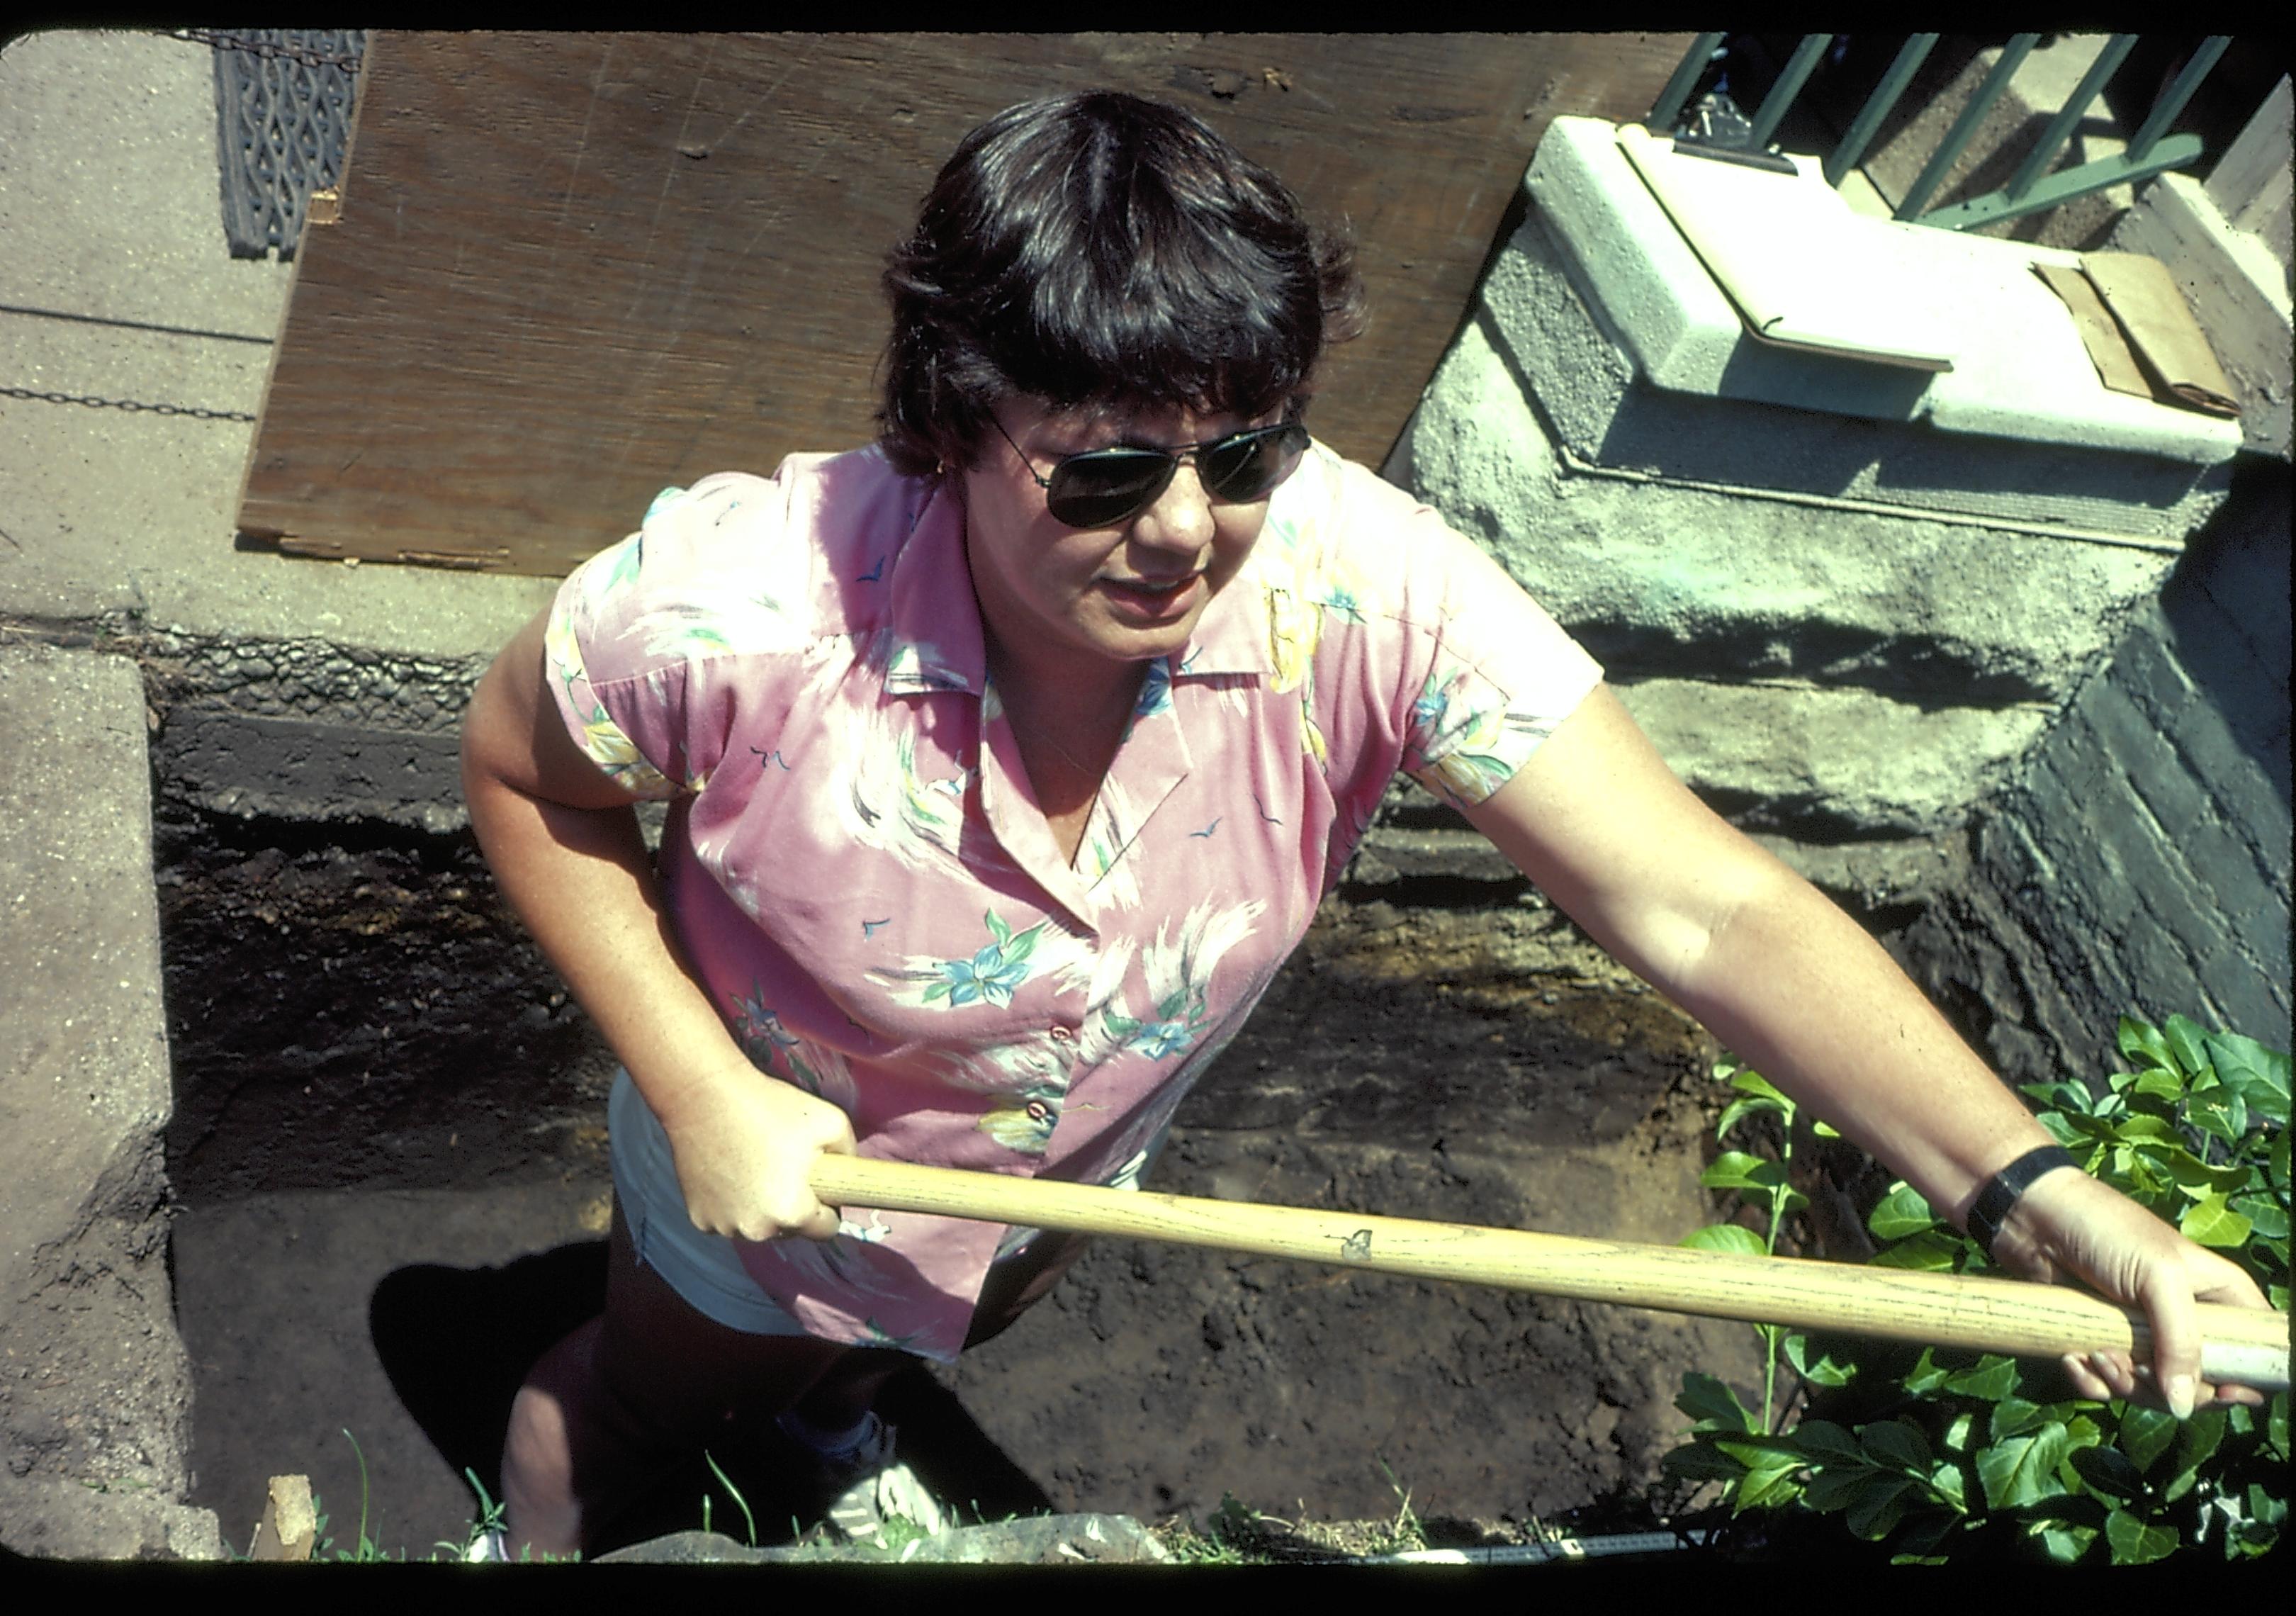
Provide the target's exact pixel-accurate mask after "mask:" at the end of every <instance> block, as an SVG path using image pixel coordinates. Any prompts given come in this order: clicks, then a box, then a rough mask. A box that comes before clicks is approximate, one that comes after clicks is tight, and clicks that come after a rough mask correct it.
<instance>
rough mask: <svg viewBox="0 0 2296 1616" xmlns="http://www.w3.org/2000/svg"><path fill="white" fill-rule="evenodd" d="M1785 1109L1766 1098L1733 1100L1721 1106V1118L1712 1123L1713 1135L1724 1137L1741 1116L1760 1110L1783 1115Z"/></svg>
mask: <svg viewBox="0 0 2296 1616" xmlns="http://www.w3.org/2000/svg"><path fill="white" fill-rule="evenodd" d="M1785 1111H1786V1108H1785V1107H1784V1106H1783V1105H1779V1104H1776V1103H1773V1102H1771V1101H1768V1100H1733V1101H1731V1102H1730V1103H1729V1104H1728V1105H1726V1106H1725V1107H1723V1109H1722V1116H1721V1119H1720V1120H1718V1121H1717V1122H1716V1123H1715V1124H1714V1136H1715V1137H1716V1138H1718V1139H1720V1138H1724V1137H1726V1136H1728V1134H1729V1132H1730V1130H1731V1129H1732V1128H1735V1127H1737V1126H1738V1124H1739V1122H1740V1120H1742V1119H1743V1118H1746V1117H1749V1116H1752V1115H1755V1114H1757V1113H1759V1112H1778V1113H1780V1114H1781V1115H1783V1114H1784V1113H1785Z"/></svg>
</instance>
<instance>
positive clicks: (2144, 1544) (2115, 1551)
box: [2104, 1509, 2177, 1565]
mask: <svg viewBox="0 0 2296 1616" xmlns="http://www.w3.org/2000/svg"><path fill="white" fill-rule="evenodd" d="M2104 1539H2105V1541H2106V1542H2107V1543H2109V1544H2111V1545H2112V1563H2113V1564H2115V1565H2150V1564H2151V1563H2153V1561H2155V1560H2165V1559H2167V1558H2168V1557H2169V1555H2170V1554H2175V1553H2176V1552H2177V1534H2176V1533H2175V1532H2174V1531H2172V1530H2170V1529H2169V1528H2168V1527H2165V1526H2161V1525H2160V1524H2158V1523H2156V1522H2151V1521H2145V1520H2142V1519H2140V1518H2139V1517H2137V1516H2136V1515H2132V1514H2130V1513H2128V1511H2127V1510H2125V1509H2116V1510H2114V1511H2113V1512H2112V1513H2111V1514H2109V1515H2107V1516H2106V1517H2105V1518H2104Z"/></svg>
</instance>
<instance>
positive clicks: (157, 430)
mask: <svg viewBox="0 0 2296 1616" xmlns="http://www.w3.org/2000/svg"><path fill="white" fill-rule="evenodd" d="M214 94H215V92H214V70H213V67H212V65H211V62H210V53H209V48H208V47H207V46H205V45H194V44H191V43H187V42H184V41H179V40H176V39H172V38H169V37H166V36H164V35H160V34H157V33H150V32H141V31H127V30H119V31H112V30H93V29H88V30H60V31H54V32H48V33H41V34H33V35H29V36H25V37H20V38H17V39H15V40H12V41H11V42H10V43H9V44H8V45H7V46H6V48H5V50H4V51H0V351H4V352H5V353H6V354H7V355H8V357H7V358H6V359H5V360H0V388H10V389H21V390H24V391H27V392H31V393H39V394H64V395H68V396H70V397H71V398H96V399H111V400H119V401H121V403H124V404H128V405H144V406H152V405H166V406H174V407H175V408H176V409H179V410H199V411H205V412H207V414H204V415H201V414H160V413H157V412H155V411H152V410H151V409H148V408H146V409H141V410H138V409H130V408H125V407H121V406H120V405H119V404H79V403H68V402H57V401H54V400H52V399H48V398H25V397H21V396H19V395H17V394H15V393H8V394H0V532H4V534H5V535H6V537H5V538H4V540H0V619H8V618H14V619H35V620H40V621H46V622H82V621H86V620H89V619H109V620H111V621H112V622H114V623H117V624H119V625H123V626H127V627H144V626H148V627H151V628H162V629H165V628H177V629H181V630H184V631H185V632H187V633H191V634H193V635H200V636H217V637H224V638H232V639H262V638H266V637H272V638H284V637H291V636H307V635H320V636H326V637H327V638H329V639H332V640H335V641H339V642H340V643H343V644H350V645H361V646H371V647H377V648H381V649H387V650H393V651H399V652H409V653H414V654H418V655H423V656H432V657H439V656H447V657H469V656H475V655H479V654H480V653H482V652H491V651H492V650H493V649H494V648H496V647H497V646H499V645H500V644H502V643H503V642H504V640H506V639H508V638H509V637H510V636H511V635H512V633H513V632H515V630H516V628H517V627H518V625H519V624H520V623H521V622H522V621H523V620H524V619H526V618H528V617H529V616H530V615H532V613H533V612H534V611H536V610H537V608H538V607H539V606H540V605H541V604H542V603H543V602H544V601H545V600H546V599H547V598H548V596H549V594H550V589H551V585H550V583H549V581H548V580H545V579H537V578H492V577H473V576H469V575H463V574H454V573H443V572H436V571H425V570H415V569H399V568H382V567H365V568H360V569H353V568H347V567H343V566H340V565H336V564H330V563H316V562H301V561H295V560H291V559H289V558H285V557H281V556H277V555H272V554H261V553H254V552H244V551H241V550H238V549H236V548H234V531H233V517H234V506H235V503H236V500H237V497H238V494H239V485H240V480H241V476H242V471H243V469H244V465H245V462H246V457H247V454H248V451H249V447H250V443H251V442H252V439H253V432H254V423H253V422H252V420H251V419H245V418H243V417H251V416H252V415H253V414H255V413H256V412H257V411H258V409H259V407H260V406H261V401H262V397H263V390H264V382H265V378H266V375H267V373H268V366H269V358H270V354H271V351H272V346H273V342H274V340H275V338H276V336H277V334H278V329H279V325H280V322H281V319H282V317H283V312H284V309H285V307H286V296H287V290H288V286H289V283H290V278H291V274H292V271H291V268H290V267H286V266H283V265H280V264H278V263H276V262H274V261H256V260H248V259H234V258H232V257H231V256H230V252H229V250H228V247H227V245H226V243H225V238H224V234H223V224H222V214H221V209H220V206H219V202H218V196H219V185H220V181H219V177H218V168H217V154H216V135H215V104H214ZM621 520H622V518H621V517H620V516H619V515H618V514H617V513H602V516H601V537H600V540H599V542H600V544H601V546H603V545H605V544H607V543H611V541H612V540H613V539H615V538H618V537H620V536H621V535H620V532H619V531H610V530H609V529H615V525H616V523H617V522H619V521H621Z"/></svg>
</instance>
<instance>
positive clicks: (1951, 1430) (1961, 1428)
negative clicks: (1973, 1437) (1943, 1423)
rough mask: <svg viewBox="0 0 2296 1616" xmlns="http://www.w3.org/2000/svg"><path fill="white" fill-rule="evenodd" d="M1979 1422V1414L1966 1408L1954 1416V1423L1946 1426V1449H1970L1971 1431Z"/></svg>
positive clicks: (1950, 1451)
mask: <svg viewBox="0 0 2296 1616" xmlns="http://www.w3.org/2000/svg"><path fill="white" fill-rule="evenodd" d="M1976 1423H1977V1416H1976V1415H1973V1414H1971V1413H1970V1412H1968V1411H1967V1410H1966V1409H1964V1410H1963V1411H1962V1412H1961V1413H1959V1414H1957V1415H1954V1416H1953V1423H1952V1424H1950V1425H1948V1426H1947V1427H1946V1428H1945V1450H1946V1451H1947V1452H1948V1453H1965V1452H1967V1451H1968V1449H1969V1432H1970V1429H1971V1427H1972V1426H1974V1425H1975V1424H1976Z"/></svg>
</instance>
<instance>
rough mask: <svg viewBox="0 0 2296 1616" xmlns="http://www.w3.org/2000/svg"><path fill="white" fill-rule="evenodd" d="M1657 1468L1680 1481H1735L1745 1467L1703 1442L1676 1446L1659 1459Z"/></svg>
mask: <svg viewBox="0 0 2296 1616" xmlns="http://www.w3.org/2000/svg"><path fill="white" fill-rule="evenodd" d="M1659 1469H1660V1470H1661V1471H1662V1472H1665V1473H1666V1474H1667V1475H1669V1476H1672V1477H1674V1478H1675V1479H1676V1480H1677V1481H1737V1479H1738V1478H1739V1477H1741V1476H1743V1475H1744V1474H1745V1473H1746V1467H1745V1466H1744V1465H1743V1464H1739V1463H1738V1461H1737V1460H1735V1459H1734V1458H1732V1457H1730V1456H1729V1455H1727V1454H1725V1453H1719V1452H1717V1451H1716V1450H1715V1449H1714V1448H1713V1447H1711V1446H1710V1444H1708V1443H1704V1442H1693V1443H1692V1444H1691V1445H1690V1446H1688V1447H1686V1448H1675V1449H1674V1450H1673V1451H1671V1452H1670V1453H1669V1454H1668V1455H1667V1456H1666V1457H1664V1458H1663V1459H1661V1460H1660V1461H1659Z"/></svg>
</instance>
